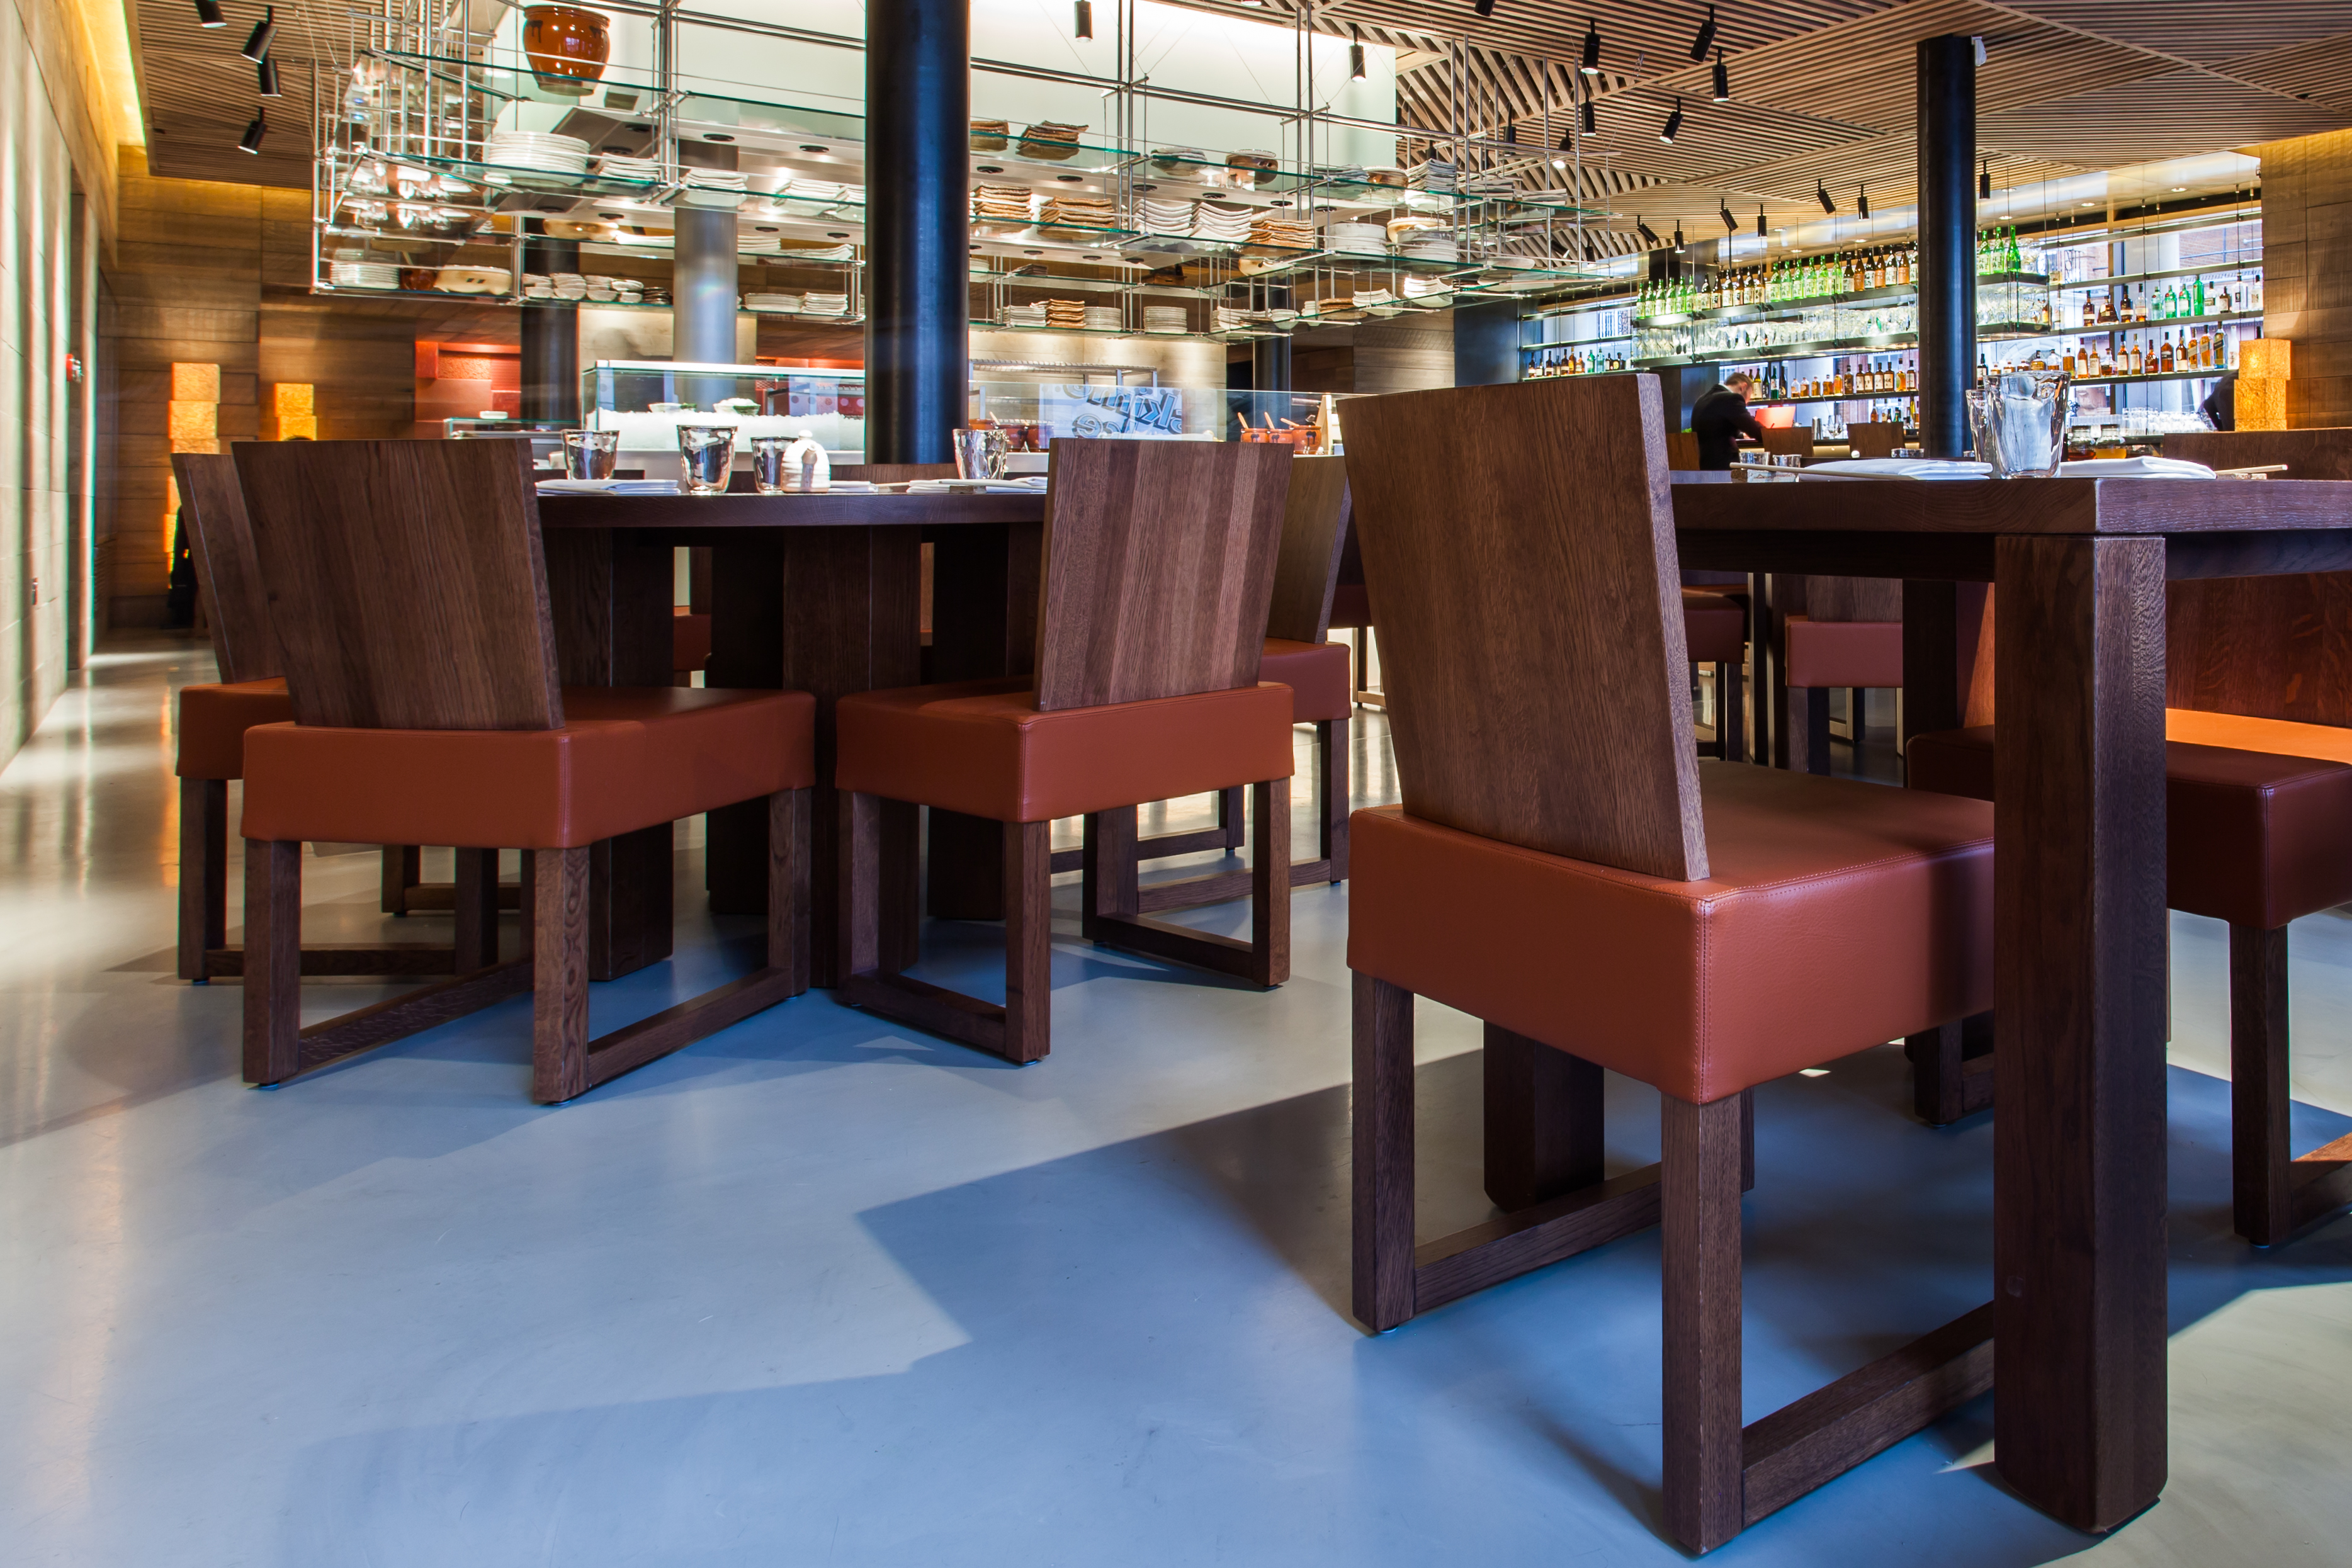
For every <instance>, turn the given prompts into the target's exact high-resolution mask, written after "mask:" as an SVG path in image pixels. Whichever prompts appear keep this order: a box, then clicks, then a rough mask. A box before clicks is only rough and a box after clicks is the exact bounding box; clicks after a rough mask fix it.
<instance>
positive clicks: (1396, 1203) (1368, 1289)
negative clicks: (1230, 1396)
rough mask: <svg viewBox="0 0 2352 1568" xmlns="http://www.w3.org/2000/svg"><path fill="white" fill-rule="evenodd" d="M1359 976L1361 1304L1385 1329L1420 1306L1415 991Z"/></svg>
mask: <svg viewBox="0 0 2352 1568" xmlns="http://www.w3.org/2000/svg"><path fill="white" fill-rule="evenodd" d="M1354 979H1355V1024H1354V1030H1355V1089H1354V1097H1353V1105H1354V1133H1353V1137H1354V1147H1355V1176H1354V1199H1353V1205H1354V1214H1355V1221H1354V1225H1355V1263H1354V1305H1355V1313H1356V1321H1357V1322H1360V1323H1362V1324H1363V1325H1364V1326H1365V1327H1366V1328H1368V1329H1370V1330H1371V1331H1372V1333H1387V1332H1388V1331H1389V1330H1391V1329H1392V1328H1394V1327H1396V1326H1397V1325H1398V1324H1399V1323H1401V1322H1404V1321H1405V1320H1406V1319H1408V1318H1410V1317H1412V1313H1413V1289H1412V1284H1413V1282H1412V1268H1413V1255H1412V1207H1413V1204H1412V1144H1413V1125H1412V1123H1413V1117H1412V992H1411V991H1408V990H1405V989H1403V988H1402V987H1398V986H1392V985H1391V984H1389V983H1388V982H1387V981H1386V980H1381V979H1375V978H1373V977H1371V976H1370V975H1362V974H1360V975H1357V976H1355V977H1354Z"/></svg>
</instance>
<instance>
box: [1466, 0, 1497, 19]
mask: <svg viewBox="0 0 2352 1568" xmlns="http://www.w3.org/2000/svg"><path fill="white" fill-rule="evenodd" d="M1470 9H1472V10H1473V11H1475V12H1477V13H1478V15H1480V16H1493V15H1494V14H1495V0H1478V4H1476V5H1473V6H1471V7H1470Z"/></svg>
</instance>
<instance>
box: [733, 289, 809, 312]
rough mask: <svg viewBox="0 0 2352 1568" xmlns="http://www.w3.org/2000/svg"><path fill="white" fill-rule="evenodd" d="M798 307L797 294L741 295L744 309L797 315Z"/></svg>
mask: <svg viewBox="0 0 2352 1568" xmlns="http://www.w3.org/2000/svg"><path fill="white" fill-rule="evenodd" d="M743 308H745V309H746V310H761V311H768V312H773V313H778V314H782V315H786V316H792V315H797V314H798V313H799V312H800V308H801V297H800V296H799V295H797V294H746V295H745V296H743Z"/></svg>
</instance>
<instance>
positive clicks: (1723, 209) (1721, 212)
mask: <svg viewBox="0 0 2352 1568" xmlns="http://www.w3.org/2000/svg"><path fill="white" fill-rule="evenodd" d="M1715 215H1716V216H1717V217H1719V218H1721V219H1722V220H1723V229H1724V232H1725V233H1726V234H1735V235H1736V234H1738V232H1739V220H1738V218H1735V217H1733V216H1732V215H1731V204H1730V203H1729V202H1726V203H1724V204H1722V205H1721V206H1719V207H1717V208H1716V209H1715Z"/></svg>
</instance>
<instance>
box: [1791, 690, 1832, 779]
mask: <svg viewBox="0 0 2352 1568" xmlns="http://www.w3.org/2000/svg"><path fill="white" fill-rule="evenodd" d="M1789 766H1790V768H1795V769H1796V770H1797V771H1799V772H1801V773H1817V774H1820V775H1822V776H1823V777H1827V776H1828V773H1829V770H1830V690H1829V688H1828V687H1827V686H1790V688H1789Z"/></svg>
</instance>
